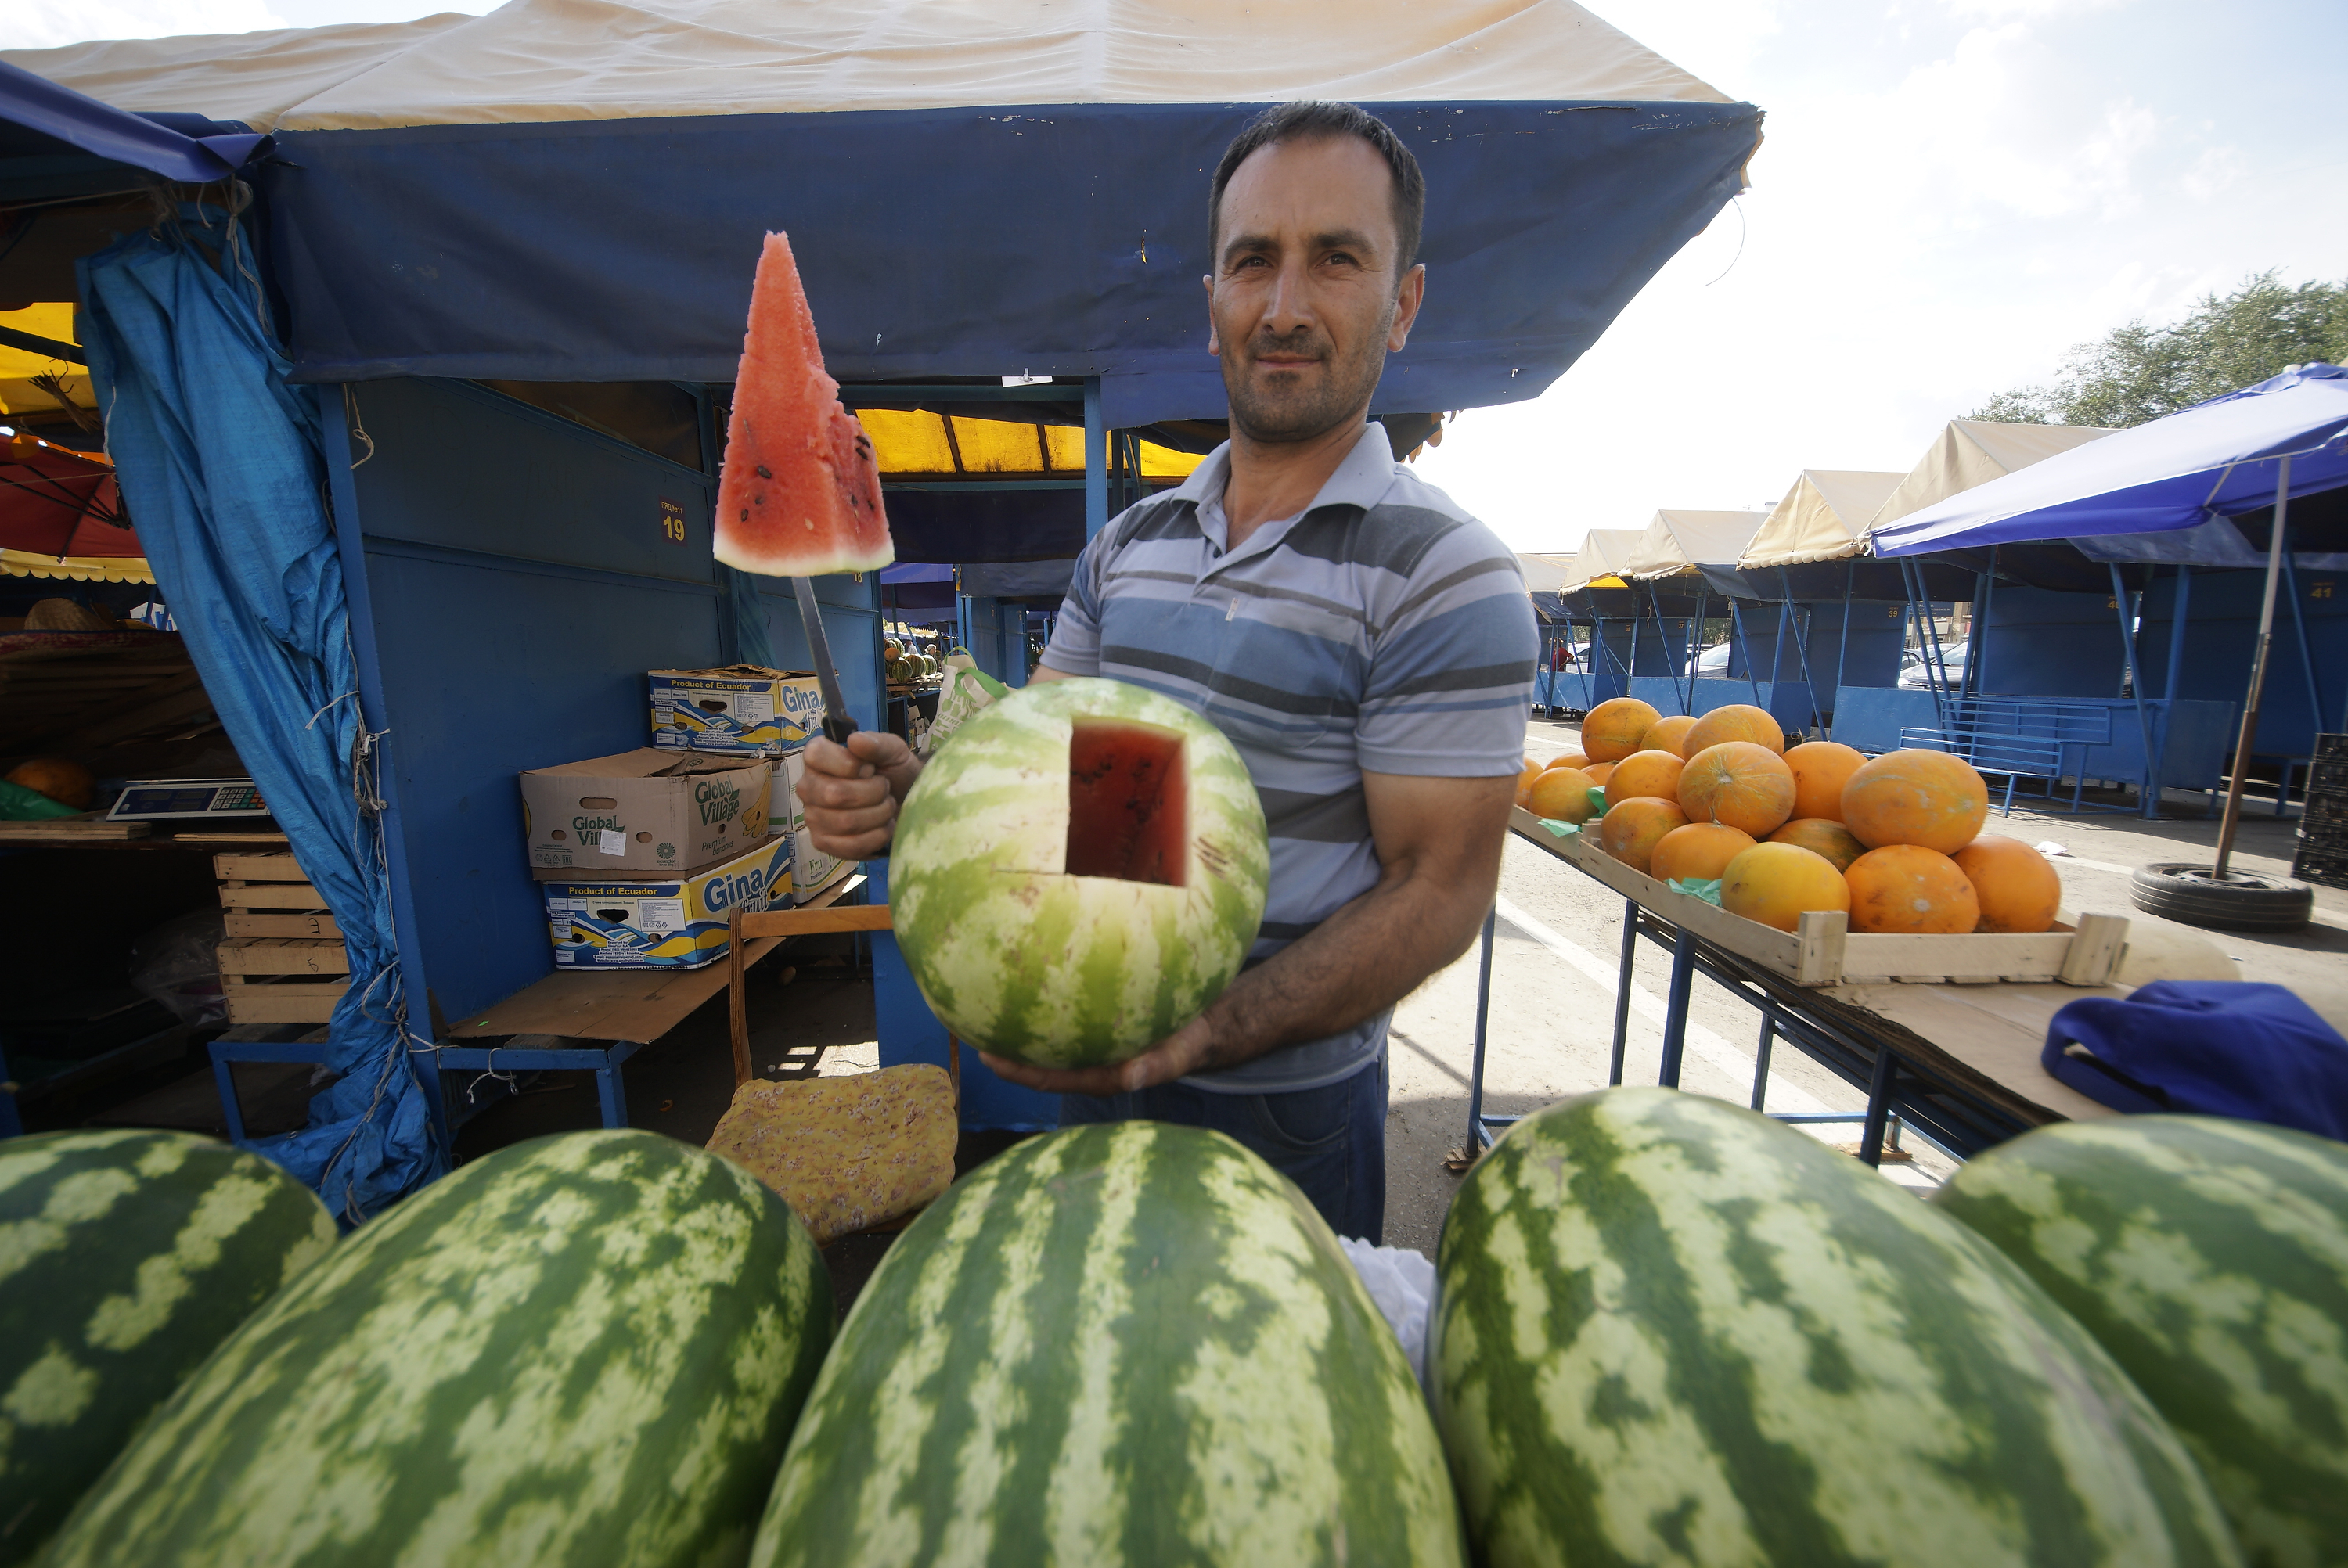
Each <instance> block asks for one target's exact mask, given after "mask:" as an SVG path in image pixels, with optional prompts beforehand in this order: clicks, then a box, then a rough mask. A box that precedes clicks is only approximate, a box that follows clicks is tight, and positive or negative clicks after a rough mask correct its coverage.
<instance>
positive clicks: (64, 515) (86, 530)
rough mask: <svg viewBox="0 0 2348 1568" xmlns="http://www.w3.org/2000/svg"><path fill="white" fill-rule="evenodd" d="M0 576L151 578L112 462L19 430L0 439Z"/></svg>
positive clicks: (94, 579)
mask: <svg viewBox="0 0 2348 1568" xmlns="http://www.w3.org/2000/svg"><path fill="white" fill-rule="evenodd" d="M0 573H5V574H6V575H8V576H10V577H42V578H59V579H71V580H74V581H80V582H153V581H154V580H155V574H154V572H153V571H151V570H150V569H149V568H148V565H147V559H146V552H145V551H144V550H143V549H142V548H140V546H139V536H138V535H137V534H136V533H134V532H132V531H131V528H130V524H129V519H128V518H125V517H124V516H123V514H122V497H121V491H120V490H119V489H118V487H116V484H115V479H114V468H113V466H112V465H111V464H109V463H108V462H107V461H106V459H105V458H104V457H102V456H94V455H91V454H88V453H83V452H76V451H74V450H72V449H71V448H69V447H65V446H56V445H54V444H52V443H50V442H47V441H44V440H42V439H40V438H39V437H38V436H32V435H28V434H26V433H25V432H23V431H19V432H17V433H16V434H15V436H9V437H7V438H5V439H0Z"/></svg>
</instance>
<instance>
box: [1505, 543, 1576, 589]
mask: <svg viewBox="0 0 2348 1568" xmlns="http://www.w3.org/2000/svg"><path fill="white" fill-rule="evenodd" d="M1517 565H1518V566H1519V567H1521V568H1522V569H1524V574H1525V591H1526V592H1528V593H1555V592H1556V591H1557V590H1558V589H1561V588H1563V587H1564V586H1565V579H1566V578H1567V577H1568V575H1570V573H1571V572H1572V570H1573V558H1572V557H1571V556H1560V555H1541V554H1538V553H1528V552H1526V551H1522V550H1519V552H1518V553H1517Z"/></svg>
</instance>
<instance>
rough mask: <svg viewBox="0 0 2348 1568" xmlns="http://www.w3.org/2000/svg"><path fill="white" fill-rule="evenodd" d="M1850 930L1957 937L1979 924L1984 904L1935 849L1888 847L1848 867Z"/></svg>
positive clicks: (1906, 845) (1915, 846)
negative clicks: (1982, 904)
mask: <svg viewBox="0 0 2348 1568" xmlns="http://www.w3.org/2000/svg"><path fill="white" fill-rule="evenodd" d="M1842 875H1843V880H1844V881H1846V882H1848V883H1849V884H1850V928H1851V929H1852V930H1854V931H1886V932H1896V933H1902V934H1909V933H1913V934H1922V935H1931V936H1955V935H1958V934H1961V933H1963V932H1966V931H1970V930H1972V928H1973V927H1975V926H1978V925H1980V924H1981V899H1980V897H1978V896H1977V895H1976V894H1975V893H1974V892H1973V885H1972V883H1971V882H1968V881H1967V880H1965V874H1964V873H1963V872H1962V871H1961V870H1959V869H1958V868H1957V863H1956V862H1955V861H1953V860H1952V859H1950V858H1949V857H1948V856H1945V855H1943V854H1941V852H1940V851H1939V850H1937V849H1926V848H1924V847H1922V846H1921V845H1914V844H1887V845H1884V846H1883V847H1882V848H1880V849H1870V850H1869V851H1868V852H1867V853H1866V854H1864V855H1862V856H1859V858H1858V859H1856V860H1854V861H1852V862H1851V863H1850V869H1849V870H1848V871H1846V872H1844V873H1843V874H1842Z"/></svg>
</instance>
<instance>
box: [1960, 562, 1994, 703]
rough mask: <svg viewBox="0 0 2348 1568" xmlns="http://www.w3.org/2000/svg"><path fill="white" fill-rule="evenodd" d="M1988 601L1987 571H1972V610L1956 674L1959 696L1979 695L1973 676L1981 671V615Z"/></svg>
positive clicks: (1966, 624) (1967, 622) (1966, 626)
mask: <svg viewBox="0 0 2348 1568" xmlns="http://www.w3.org/2000/svg"><path fill="white" fill-rule="evenodd" d="M1988 603H1989V573H1988V572H1986V571H1977V572H1975V573H1973V603H1972V611H1973V612H1972V617H1971V618H1970V619H1969V620H1967V621H1966V623H1965V667H1964V669H1963V670H1962V671H1960V672H1959V673H1958V676H1957V695H1959V696H1961V697H1977V696H1979V695H1981V692H1979V690H1978V689H1977V686H1978V682H1977V681H1976V679H1975V677H1976V676H1977V675H1978V674H1979V673H1980V671H1981V630H1982V614H1983V612H1984V611H1985V610H1986V609H1987V607H1988Z"/></svg>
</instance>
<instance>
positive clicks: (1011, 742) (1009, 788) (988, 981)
mask: <svg viewBox="0 0 2348 1568" xmlns="http://www.w3.org/2000/svg"><path fill="white" fill-rule="evenodd" d="M1079 718H1101V719H1119V720H1128V721H1132V722H1136V723H1144V724H1152V725H1156V726H1159V727H1160V728H1162V729H1166V730H1172V731H1176V732H1179V733H1180V734H1181V736H1182V737H1183V743H1184V748H1183V749H1184V755H1185V768H1186V772H1187V774H1188V784H1187V790H1188V802H1189V834H1188V840H1189V842H1188V850H1187V863H1186V871H1185V878H1184V881H1185V885H1184V886H1180V887H1167V886H1157V885H1155V884H1151V883H1142V882H1128V881H1125V880H1122V879H1120V878H1117V877H1109V876H1065V875H1063V869H1064V867H1065V866H1066V864H1067V837H1068V814H1069V805H1068V746H1069V736H1070V733H1071V732H1072V730H1073V728H1074V725H1075V723H1076V720H1077V719H1079ZM1271 874H1272V855H1271V845H1270V841H1269V840H1268V839H1267V838H1266V836H1265V829H1264V817H1263V804H1262V800H1261V799H1260V798H1259V797H1258V795H1257V794H1256V788H1255V781H1254V780H1253V779H1252V778H1251V777H1250V776H1249V774H1248V771H1247V764H1245V763H1244V762H1242V761H1241V759H1240V754H1239V753H1238V751H1237V750H1235V749H1234V748H1233V747H1232V745H1231V742H1230V741H1229V740H1228V739H1226V738H1225V737H1224V735H1223V733H1222V732H1221V731H1220V730H1218V729H1216V728H1215V726H1214V725H1213V724H1211V723H1208V722H1207V720H1205V719H1203V718H1201V717H1200V715H1199V714H1198V713H1196V712H1192V711H1191V710H1190V709H1189V708H1186V707H1184V706H1183V705H1182V704H1181V703H1179V702H1175V701H1174V700H1173V699H1172V698H1170V697H1165V696H1161V695H1159V693H1158V692H1150V691H1147V690H1145V689H1144V688H1142V687H1139V686H1133V685H1128V684H1127V683H1125V682H1120V681H1101V680H1091V679H1086V680H1072V681H1054V682H1046V683H1045V684H1043V685H1038V686H1030V687H1027V688H1025V690H1021V691H1016V692H1009V693H1008V694H1006V695H1005V696H1004V697H1003V698H1002V700H1001V701H999V702H994V703H992V704H990V705H989V706H987V707H986V708H984V709H983V710H982V711H981V712H978V713H977V714H976V715H975V716H973V718H971V719H970V720H969V721H968V722H966V723H963V725H962V727H961V728H959V729H958V730H956V731H955V732H954V736H953V744H952V745H950V746H947V747H943V748H942V749H941V750H940V751H939V752H938V753H937V754H936V755H935V756H934V757H933V758H932V760H931V761H930V763H929V764H928V765H927V766H926V767H925V768H924V769H923V770H922V776H921V778H920V780H919V781H918V782H917V783H916V784H914V786H913V788H912V790H911V793H910V794H908V795H907V796H906V798H905V804H904V810H903V812H902V814H901V817H900V819H899V822H898V825H897V835H896V842H895V845H894V847H893V849H892V850H891V862H890V873H889V904H890V909H891V918H892V921H893V923H894V926H895V930H896V938H897V943H898V946H899V947H900V948H901V950H902V951H903V953H904V956H905V963H906V967H907V968H910V969H911V971H912V975H913V979H914V982H915V983H916V984H917V985H918V986H919V987H920V988H921V991H922V996H923V997H924V998H925V999H927V1000H928V1002H929V1004H930V1007H931V1009H932V1010H933V1011H934V1012H935V1013H936V1014H937V1015H938V1017H939V1018H940V1019H941V1020H943V1021H944V1023H945V1025H946V1027H947V1028H948V1029H950V1030H953V1032H954V1033H955V1034H956V1035H957V1036H958V1037H960V1038H961V1039H963V1040H969V1041H971V1042H972V1043H973V1044H974V1045H978V1046H981V1047H983V1048H984V1049H986V1050H992V1051H994V1052H995V1053H996V1054H998V1055H1002V1056H1007V1057H1012V1058H1014V1059H1016V1060H1018V1061H1027V1062H1032V1063H1035V1064H1036V1065H1039V1066H1045V1067H1082V1066H1095V1065H1099V1064H1102V1063H1107V1062H1114V1061H1124V1060H1125V1059H1127V1058H1128V1057H1130V1056H1132V1055H1134V1054H1135V1053H1136V1052H1138V1051H1139V1050H1142V1049H1144V1048H1145V1047H1147V1046H1149V1045H1151V1044H1154V1043H1155V1042H1157V1041H1159V1040H1163V1039H1165V1038H1166V1037H1167V1036H1168V1035H1169V1034H1171V1033H1172V1032H1173V1031H1174V1030H1176V1029H1177V1028H1179V1026H1181V1025H1182V1024H1184V1023H1186V1022H1188V1021H1189V1020H1190V1019H1192V1018H1194V1017H1196V1016H1197V1015H1198V1014H1199V1012H1200V1010H1201V1009H1204V1008H1205V1007H1206V1006H1207V1004H1208V1003H1209V1002H1210V1001H1212V1000H1213V999H1215V998H1216V997H1217V996H1218V995H1220V993H1221V991H1222V989H1223V988H1224V987H1225V986H1227V985H1229V984H1230V983H1231V979H1232V977H1234V976H1235V975H1237V974H1238V973H1239V970H1240V965H1241V961H1242V960H1243V959H1244V958H1246V957H1247V951H1248V948H1249V947H1250V946H1251V945H1252V944H1253V942H1254V940H1255V937H1256V932H1257V930H1258V928H1259V927H1261V926H1262V923H1263V905H1264V896H1265V893H1266V891H1267V888H1268V887H1269V885H1270V880H1271Z"/></svg>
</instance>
